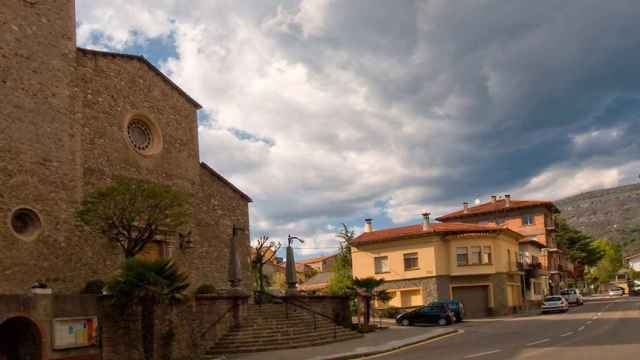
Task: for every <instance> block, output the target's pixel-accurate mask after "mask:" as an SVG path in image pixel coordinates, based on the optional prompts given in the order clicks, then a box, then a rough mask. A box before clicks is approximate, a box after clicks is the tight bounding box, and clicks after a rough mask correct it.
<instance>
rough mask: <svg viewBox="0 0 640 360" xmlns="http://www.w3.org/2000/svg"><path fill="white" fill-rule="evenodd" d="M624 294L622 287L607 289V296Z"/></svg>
mask: <svg viewBox="0 0 640 360" xmlns="http://www.w3.org/2000/svg"><path fill="white" fill-rule="evenodd" d="M622 295H624V289H623V288H619V287H616V288H611V289H609V296H622Z"/></svg>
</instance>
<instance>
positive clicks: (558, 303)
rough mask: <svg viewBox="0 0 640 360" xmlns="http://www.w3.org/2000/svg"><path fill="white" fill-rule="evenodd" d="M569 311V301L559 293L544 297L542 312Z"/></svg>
mask: <svg viewBox="0 0 640 360" xmlns="http://www.w3.org/2000/svg"><path fill="white" fill-rule="evenodd" d="M567 311H569V302H568V301H567V299H565V298H563V297H562V296H560V295H552V296H547V297H545V298H544V301H543V302H542V313H543V314H546V313H550V312H567Z"/></svg>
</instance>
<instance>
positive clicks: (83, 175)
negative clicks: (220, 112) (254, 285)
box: [0, 0, 251, 294]
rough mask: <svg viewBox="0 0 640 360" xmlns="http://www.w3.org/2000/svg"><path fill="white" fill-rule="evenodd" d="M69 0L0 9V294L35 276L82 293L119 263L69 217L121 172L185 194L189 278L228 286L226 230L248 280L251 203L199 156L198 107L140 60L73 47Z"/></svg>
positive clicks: (181, 257)
mask: <svg viewBox="0 0 640 360" xmlns="http://www.w3.org/2000/svg"><path fill="white" fill-rule="evenodd" d="M74 6H75V4H74V1H73V0H47V1H33V0H30V1H27V0H6V1H3V2H2V6H0V294H2V293H24V292H27V291H28V289H29V287H30V286H31V284H33V283H34V282H36V281H42V282H45V283H47V284H48V285H49V286H50V287H51V288H53V289H54V292H56V293H73V292H77V291H79V290H80V289H81V288H82V287H83V286H84V285H85V283H86V282H87V281H88V280H91V279H104V278H105V277H107V276H108V275H109V274H110V273H111V272H113V271H114V270H115V269H116V268H117V266H118V265H119V264H120V263H121V262H122V260H123V259H122V255H121V251H120V250H119V248H117V247H116V246H115V245H113V244H111V243H109V242H108V241H107V240H106V239H104V238H102V237H101V236H98V235H96V234H91V233H89V232H87V230H86V229H85V228H83V227H82V226H81V225H80V224H78V223H77V222H76V221H75V220H74V211H75V210H76V209H77V207H78V206H79V203H80V201H81V199H82V198H83V196H84V195H85V194H86V193H87V192H89V191H92V190H93V189H95V188H96V187H99V186H102V185H105V184H108V183H109V182H110V181H111V180H112V179H113V178H114V176H128V177H135V178H142V179H148V180H151V181H155V182H161V183H166V184H170V185H172V186H174V187H176V188H178V189H181V190H183V191H185V192H187V193H188V194H189V195H190V203H191V206H192V207H193V218H192V223H191V229H192V231H193V232H192V240H193V247H191V248H181V247H180V246H179V244H178V243H177V242H174V243H171V244H170V246H169V245H167V246H169V247H170V248H171V249H172V251H171V252H172V255H171V256H172V257H173V258H174V259H175V260H176V262H177V263H178V265H180V267H181V268H182V269H184V270H186V271H188V272H189V273H190V274H191V283H192V284H193V285H194V286H198V285H200V284H204V283H209V284H212V285H214V286H216V287H218V288H221V287H226V286H227V284H226V277H227V276H226V275H227V269H226V268H227V264H228V263H229V262H228V260H227V254H228V253H227V248H228V244H229V240H230V238H231V237H232V233H233V227H234V226H237V227H239V228H241V229H243V231H242V232H241V234H242V235H241V236H240V237H241V239H239V241H240V242H241V243H239V244H238V246H237V248H238V249H239V253H240V257H241V262H242V266H243V274H244V277H245V281H244V282H243V285H244V286H247V287H248V286H250V275H249V274H250V272H249V260H248V259H249V251H248V249H249V218H248V203H249V202H250V201H251V199H250V198H249V197H248V196H247V195H245V194H244V193H243V192H241V191H240V190H239V189H237V188H236V187H235V186H233V185H232V184H231V183H230V182H228V181H227V180H225V179H224V178H223V177H222V176H220V175H219V174H217V173H216V172H215V171H214V170H213V169H211V168H210V167H208V166H207V165H205V164H203V163H201V162H200V159H199V153H198V133H197V115H196V113H197V110H198V109H199V108H200V105H199V104H198V103H197V102H195V101H194V100H193V99H192V98H191V97H189V96H188V95H187V94H186V93H184V92H183V91H182V90H181V89H180V88H178V87H177V86H176V85H175V84H174V83H172V82H171V81H170V80H169V79H168V78H167V77H165V76H164V75H163V74H162V73H161V72H160V71H159V70H157V69H156V68H154V67H153V66H152V65H151V64H150V63H149V62H148V61H146V60H145V59H144V58H142V57H139V56H132V55H124V54H115V53H107V52H99V51H92V50H86V49H79V48H77V47H76V42H75V9H74Z"/></svg>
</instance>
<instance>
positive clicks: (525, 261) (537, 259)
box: [437, 195, 573, 301]
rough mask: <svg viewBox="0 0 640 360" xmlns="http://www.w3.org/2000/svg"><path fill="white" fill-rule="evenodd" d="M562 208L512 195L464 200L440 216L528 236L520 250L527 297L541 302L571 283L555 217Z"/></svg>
mask: <svg viewBox="0 0 640 360" xmlns="http://www.w3.org/2000/svg"><path fill="white" fill-rule="evenodd" d="M559 212H560V210H558V208H557V207H556V206H555V205H554V204H553V202H551V201H539V200H515V199H512V198H511V195H505V196H504V198H502V199H498V197H497V196H491V197H490V198H489V201H488V202H486V203H483V204H479V205H477V206H469V204H468V203H464V204H463V207H462V209H460V210H458V211H455V212H452V213H449V214H446V215H443V216H441V217H439V218H437V220H438V221H441V222H445V223H448V222H462V223H472V224H494V225H496V226H500V227H504V228H508V229H511V230H513V231H516V232H518V233H520V234H522V235H524V237H523V239H522V240H520V246H519V250H518V256H519V263H520V266H521V268H522V270H523V271H524V272H525V283H526V284H527V286H526V288H525V296H526V298H527V299H528V300H531V301H541V300H542V298H543V296H544V295H545V294H548V293H559V291H560V289H561V288H564V287H566V286H567V285H568V283H569V281H570V278H571V276H570V274H571V273H572V271H573V266H572V265H571V263H570V262H569V261H568V259H567V258H566V256H564V255H563V253H562V251H561V250H560V249H559V248H558V246H557V244H556V241H555V221H554V216H555V214H558V213H559Z"/></svg>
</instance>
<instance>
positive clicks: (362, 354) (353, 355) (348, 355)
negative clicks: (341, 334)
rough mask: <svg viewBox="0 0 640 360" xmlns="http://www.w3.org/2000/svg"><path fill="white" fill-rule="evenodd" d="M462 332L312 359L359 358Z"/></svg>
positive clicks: (444, 333)
mask: <svg viewBox="0 0 640 360" xmlns="http://www.w3.org/2000/svg"><path fill="white" fill-rule="evenodd" d="M462 333H463V331H462V330H458V329H456V330H449V331H446V332H443V333H441V334H437V335H433V336H429V337H426V338H424V339H420V340H416V341H412V342H409V343H405V344H401V345H397V346H391V347H389V348H385V349H380V350H371V351H363V352H359V353H345V354H337V355H329V356H324V357H316V358H313V359H312V360H350V359H360V358H363V357H367V356H373V355H381V354H386V353H390V352H393V351H396V350H400V349H404V348H408V347H411V346H414V345H419V344H423V343H427V342H431V341H433V340H437V339H439V338H442V337H445V336H449V335H456V334H462Z"/></svg>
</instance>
